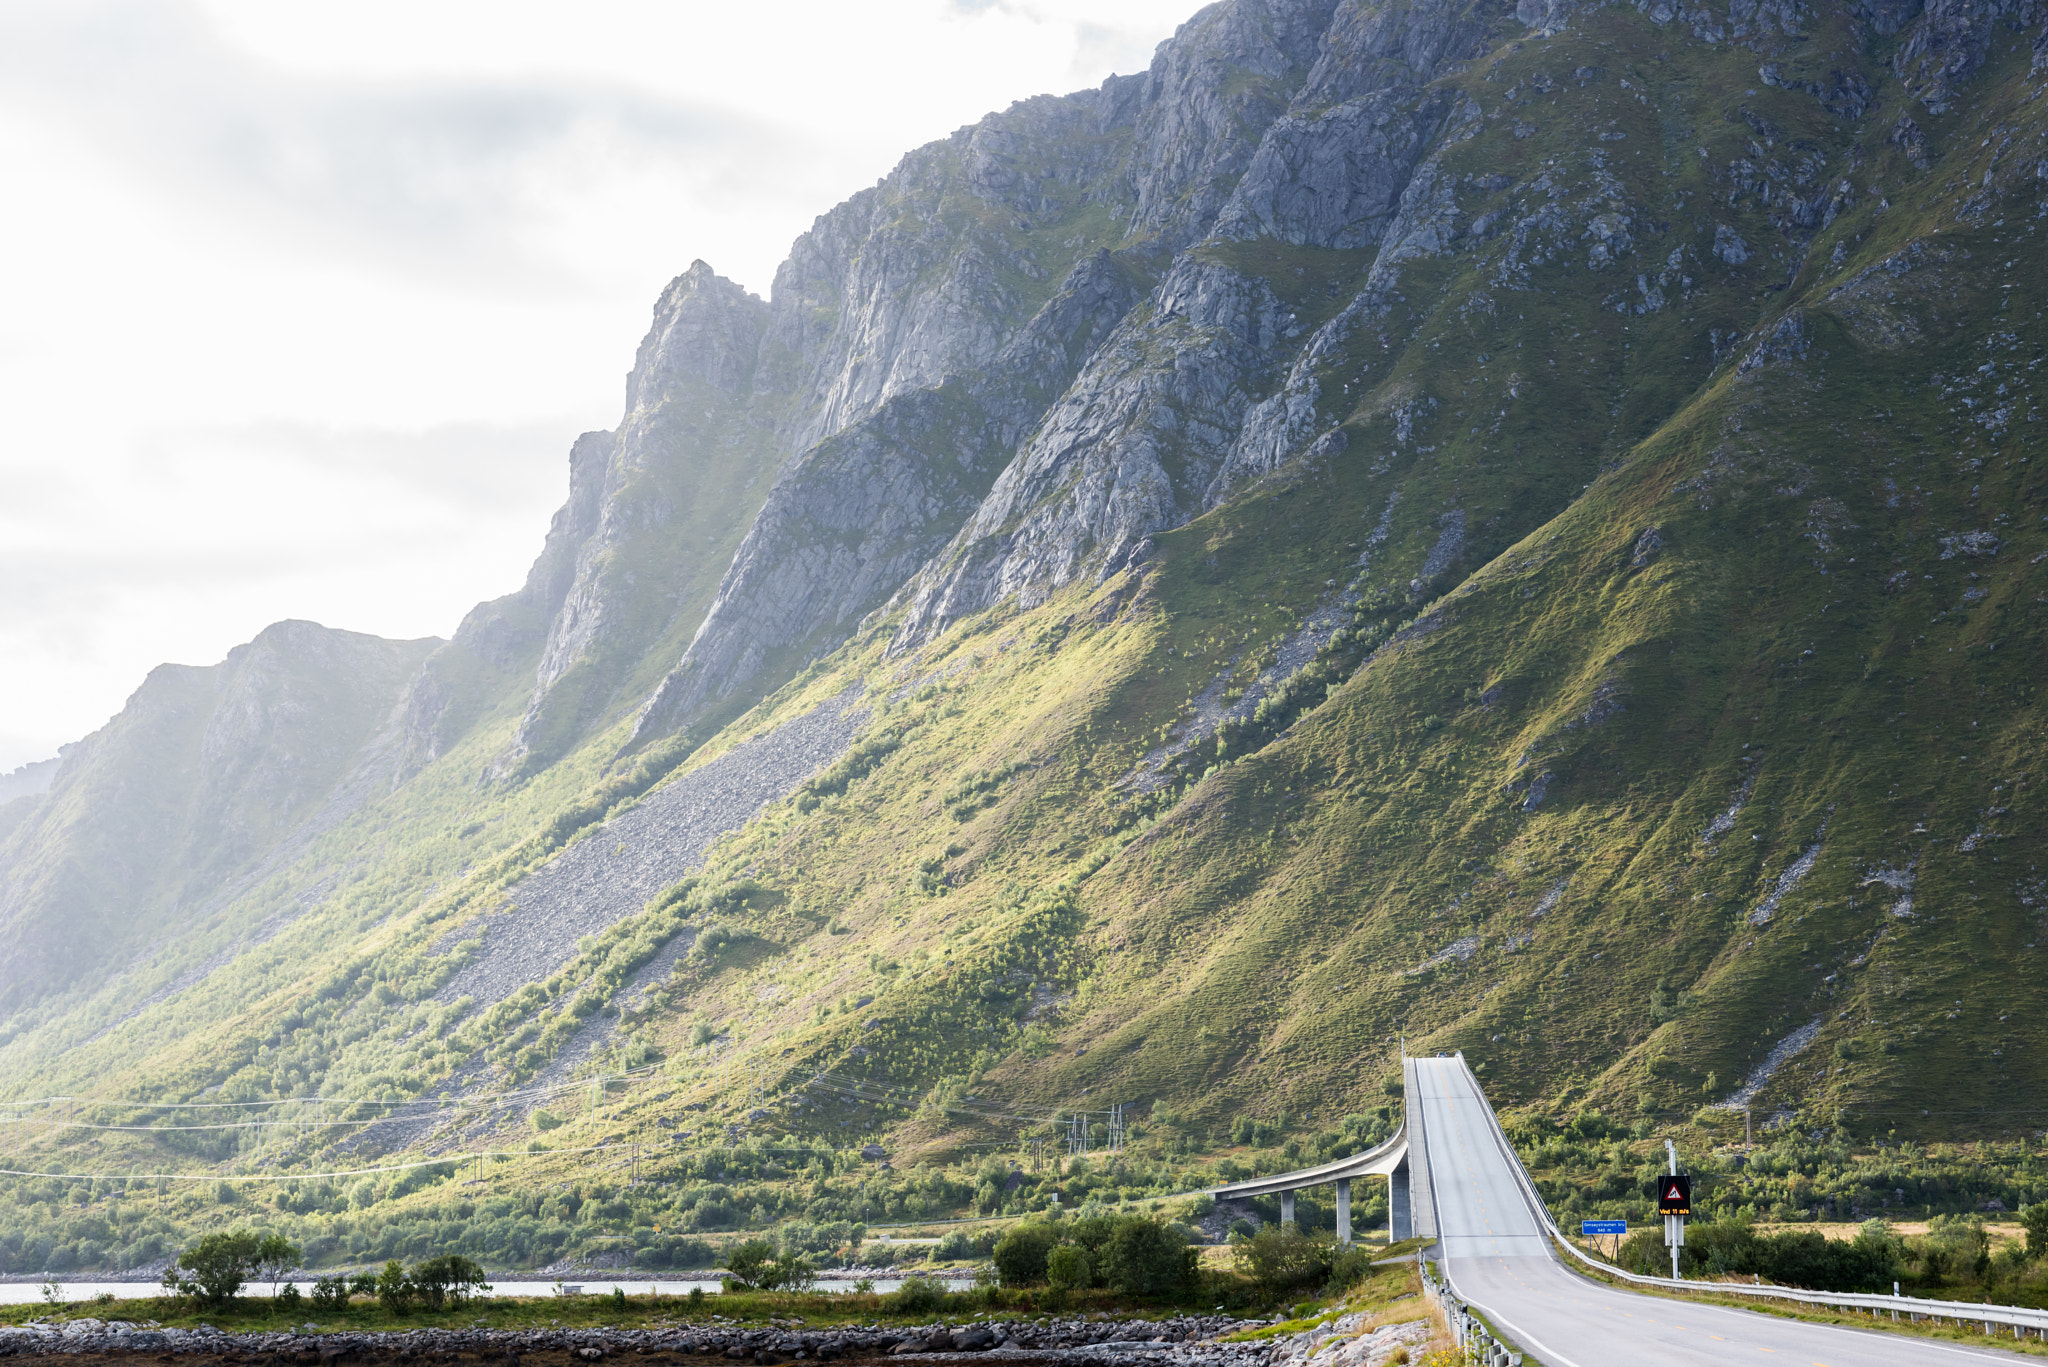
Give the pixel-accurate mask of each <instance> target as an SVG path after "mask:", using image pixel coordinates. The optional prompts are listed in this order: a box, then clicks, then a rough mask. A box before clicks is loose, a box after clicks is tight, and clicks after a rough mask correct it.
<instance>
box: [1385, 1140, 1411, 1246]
mask: <svg viewBox="0 0 2048 1367" xmlns="http://www.w3.org/2000/svg"><path fill="white" fill-rule="evenodd" d="M1387 1233H1388V1234H1389V1235H1390V1236H1392V1238H1393V1240H1394V1242H1395V1243H1397V1244H1398V1243H1400V1242H1401V1241H1402V1240H1403V1239H1412V1238H1414V1237H1415V1212H1414V1210H1413V1209H1411V1207H1410V1203H1409V1199H1408V1160H1407V1159H1405V1158H1404V1159H1402V1160H1401V1165H1400V1166H1399V1167H1397V1168H1395V1169H1394V1171H1393V1173H1392V1174H1391V1175H1390V1176H1389V1177H1388V1178H1387Z"/></svg>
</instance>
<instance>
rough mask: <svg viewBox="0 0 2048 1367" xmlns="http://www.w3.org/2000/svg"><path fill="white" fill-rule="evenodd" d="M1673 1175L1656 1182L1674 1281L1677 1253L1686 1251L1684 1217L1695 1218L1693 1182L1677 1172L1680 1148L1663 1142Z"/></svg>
mask: <svg viewBox="0 0 2048 1367" xmlns="http://www.w3.org/2000/svg"><path fill="white" fill-rule="evenodd" d="M1664 1150H1665V1152H1666V1153H1668V1154H1670V1155H1671V1172H1670V1173H1669V1174H1668V1175H1667V1176H1664V1177H1660V1178H1658V1179H1657V1213H1658V1214H1659V1215H1661V1216H1663V1217H1664V1243H1665V1245H1666V1246H1667V1247H1669V1248H1670V1250H1671V1280H1673V1281H1677V1280H1678V1279H1679V1278H1678V1250H1679V1249H1681V1248H1684V1247H1685V1217H1686V1216H1688V1215H1690V1214H1692V1178H1691V1177H1689V1176H1686V1175H1685V1174H1683V1173H1680V1172H1679V1170H1678V1146H1677V1145H1676V1144H1673V1143H1672V1142H1671V1141H1670V1140H1668V1139H1667V1140H1665V1141H1664Z"/></svg>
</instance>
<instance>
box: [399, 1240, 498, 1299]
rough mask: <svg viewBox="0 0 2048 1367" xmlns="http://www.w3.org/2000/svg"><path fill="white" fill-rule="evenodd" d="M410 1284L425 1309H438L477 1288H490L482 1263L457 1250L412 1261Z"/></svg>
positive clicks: (469, 1294) (467, 1295)
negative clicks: (417, 1261) (464, 1255)
mask: <svg viewBox="0 0 2048 1367" xmlns="http://www.w3.org/2000/svg"><path fill="white" fill-rule="evenodd" d="M412 1284H413V1289H414V1290H415V1291H416V1292H418V1294H419V1298H420V1300H421V1301H422V1302H423V1303H425V1305H426V1307H427V1308H428V1309H429V1310H439V1309H440V1308H441V1307H442V1306H444V1305H461V1304H463V1303H464V1302H466V1301H468V1300H469V1298H470V1297H471V1296H474V1295H476V1294H477V1293H478V1292H482V1291H489V1290H490V1289H491V1288H490V1284H489V1283H488V1282H486V1281H485V1280H484V1270H483V1267H482V1266H481V1265H480V1264H477V1263H474V1262H471V1261H470V1260H469V1259H468V1258H465V1257H463V1256H462V1255H461V1254H459V1253H447V1254H443V1255H442V1256H441V1257H438V1258H429V1259H427V1260H426V1261H425V1262H420V1263H414V1264H413V1269H412Z"/></svg>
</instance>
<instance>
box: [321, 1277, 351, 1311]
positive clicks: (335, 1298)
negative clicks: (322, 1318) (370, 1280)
mask: <svg viewBox="0 0 2048 1367" xmlns="http://www.w3.org/2000/svg"><path fill="white" fill-rule="evenodd" d="M347 1306H348V1278H346V1277H315V1278H314V1279H313V1308H314V1309H315V1310H342V1309H346V1308H347Z"/></svg>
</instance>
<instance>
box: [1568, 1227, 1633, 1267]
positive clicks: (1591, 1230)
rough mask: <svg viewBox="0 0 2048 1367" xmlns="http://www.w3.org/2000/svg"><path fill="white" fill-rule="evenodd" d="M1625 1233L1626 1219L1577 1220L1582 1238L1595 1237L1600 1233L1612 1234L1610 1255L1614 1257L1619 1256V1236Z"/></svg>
mask: <svg viewBox="0 0 2048 1367" xmlns="http://www.w3.org/2000/svg"><path fill="white" fill-rule="evenodd" d="M1626 1233H1628V1221H1626V1220H1581V1221H1579V1234H1580V1236H1581V1237H1582V1238H1587V1239H1593V1238H1597V1237H1598V1236H1600V1235H1602V1234H1611V1235H1613V1236H1614V1244H1613V1249H1614V1251H1613V1253H1612V1254H1611V1255H1610V1256H1611V1257H1614V1258H1616V1259H1619V1258H1620V1257H1621V1236H1622V1235H1624V1234H1626ZM1594 1247H1596V1248H1597V1247H1598V1245H1597V1244H1596V1245H1594Z"/></svg>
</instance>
